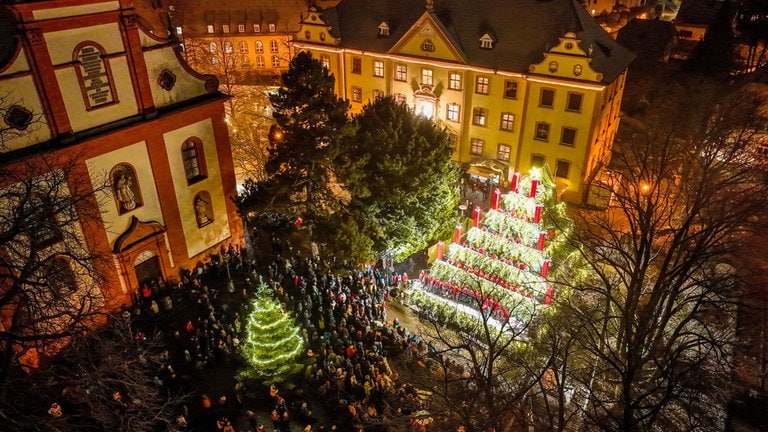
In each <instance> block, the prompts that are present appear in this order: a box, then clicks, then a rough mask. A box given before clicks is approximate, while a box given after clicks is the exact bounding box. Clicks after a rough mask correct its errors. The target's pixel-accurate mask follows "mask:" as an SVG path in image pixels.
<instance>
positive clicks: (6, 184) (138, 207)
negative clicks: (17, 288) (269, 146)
mask: <svg viewBox="0 0 768 432" xmlns="http://www.w3.org/2000/svg"><path fill="white" fill-rule="evenodd" d="M134 3H136V4H134ZM154 13H155V11H153V10H152V7H151V6H148V5H143V4H141V2H139V1H137V2H134V1H132V0H119V1H101V0H61V1H34V2H16V3H15V4H11V5H9V6H5V9H3V18H4V19H3V20H2V25H3V27H4V29H5V30H6V31H7V34H5V36H8V37H4V38H3V40H2V42H0V60H1V61H2V63H0V88H2V89H4V90H3V91H4V93H3V96H2V99H0V102H1V103H2V107H1V108H2V112H3V113H4V117H3V118H2V119H0V126H2V128H3V130H5V131H7V132H9V133H4V134H3V140H2V141H3V142H2V147H0V152H2V156H0V160H1V161H2V162H1V163H2V169H3V172H6V173H19V176H15V175H14V176H13V177H11V176H6V177H5V178H2V179H0V182H2V183H0V188H2V189H3V190H6V191H9V190H13V189H14V188H19V184H20V183H19V179H22V178H21V177H22V174H21V173H23V171H24V170H25V169H28V167H29V166H32V165H37V166H46V167H47V168H48V169H49V170H50V171H56V170H60V169H62V166H63V164H65V163H66V164H68V165H67V166H69V167H71V168H72V169H70V170H67V171H66V172H65V173H66V175H67V176H68V177H67V178H66V179H64V181H63V182H62V183H61V185H59V186H60V188H63V189H68V190H67V191H64V193H67V192H72V191H75V190H77V191H83V190H85V191H86V195H85V201H87V202H89V203H90V204H91V206H92V207H93V208H95V209H96V211H95V212H88V213H87V212H81V211H80V210H81V209H80V208H79V207H76V208H75V209H74V211H75V213H74V217H73V218H72V220H71V221H70V222H68V223H66V224H65V223H63V222H62V221H61V220H57V219H61V218H62V215H63V214H64V213H54V212H51V213H50V214H48V215H47V216H46V217H47V218H48V220H49V221H50V222H51V225H50V228H51V230H53V231H68V232H69V231H71V232H73V233H75V234H73V236H71V238H79V239H81V240H82V243H80V245H82V246H83V247H85V248H88V249H89V250H91V251H95V252H96V253H99V254H101V255H103V256H106V258H107V259H106V262H107V263H108V265H106V266H102V267H100V268H99V273H100V274H99V280H100V281H101V282H100V284H99V287H98V290H99V292H100V295H101V296H102V299H101V301H100V304H101V305H102V307H104V308H107V309H116V308H119V307H121V306H124V305H128V304H131V302H132V300H133V298H134V296H135V295H136V292H137V290H138V289H139V287H140V286H142V285H143V284H150V283H152V282H155V281H157V280H159V279H163V280H174V279H177V278H178V275H179V272H180V270H181V269H182V268H187V269H191V268H193V267H195V266H196V265H198V264H199V263H201V262H204V261H206V260H207V259H208V256H209V254H212V253H219V252H220V250H221V249H222V248H225V247H229V246H230V245H233V246H240V245H241V244H242V241H243V227H242V222H241V221H240V218H239V217H238V214H237V210H236V208H235V205H234V203H233V201H232V198H233V197H234V195H235V177H234V172H233V161H232V154H231V150H230V146H229V138H228V132H227V125H226V122H225V116H224V103H225V101H226V97H224V96H223V95H221V94H220V93H218V91H217V88H218V83H217V80H216V79H215V78H214V77H212V76H204V75H201V74H198V73H196V72H194V71H193V70H192V69H190V68H189V67H188V66H187V64H186V63H185V62H184V61H183V60H182V59H181V56H180V53H179V50H178V43H177V42H175V41H172V40H169V39H168V38H167V37H166V35H167V32H166V29H165V26H164V25H163V24H162V23H161V22H160V20H156V19H154V18H156V17H154V16H153V14H154ZM142 14H143V15H142ZM157 16H162V14H159V13H158V14H157ZM153 22H157V23H158V25H157V26H156V27H154V28H152V27H150V26H151V24H152V23H153ZM158 35H160V36H158ZM76 175H77V178H75V176H76ZM22 180H24V179H22ZM75 183H77V188H75V187H74V186H75ZM25 184H27V183H25ZM29 184H33V185H34V187H40V185H39V184H37V185H35V184H34V182H32V183H29ZM101 185H104V187H101ZM43 189H44V188H43ZM88 191H90V195H88V194H87V192H88ZM78 193H81V192H78ZM2 196H5V197H8V196H10V195H9V194H5V195H2V194H0V197H2ZM42 198H45V197H44V196H43V197H42ZM18 205H19V203H16V202H10V201H9V202H3V203H0V220H1V221H3V222H7V221H9V220H11V219H10V215H12V214H13V212H14V211H16V209H14V206H18ZM5 227H6V228H7V225H6V226H5ZM36 234H40V231H39V230H38V231H37V232H36V233H32V232H24V231H23V230H21V231H20V232H19V233H17V236H18V238H19V242H23V241H28V243H29V244H30V245H31V246H30V247H32V246H34V248H37V249H39V250H38V251H37V253H38V254H39V256H38V257H35V259H37V260H45V259H47V257H50V256H51V255H55V254H62V256H63V257H64V258H63V259H62V260H60V261H61V265H60V266H59V267H60V268H59V270H60V271H59V273H58V274H59V275H71V277H69V276H68V277H65V278H64V279H66V280H67V281H68V284H72V285H77V284H79V283H81V282H83V281H82V280H81V277H80V274H79V273H78V271H77V267H78V263H76V262H71V261H70V262H67V259H66V257H67V256H68V255H67V254H64V253H63V252H64V251H65V250H66V248H68V247H71V246H72V245H70V244H67V243H65V242H63V241H61V238H68V237H67V236H59V235H52V236H51V239H52V241H51V242H48V244H44V245H42V246H41V247H39V248H38V246H39V244H38V242H36V241H35V239H34V237H35V235H36ZM25 239H26V240H25ZM6 244H8V243H6ZM0 249H3V245H0ZM0 254H2V256H3V258H4V263H11V264H13V265H15V264H16V262H17V261H20V260H22V259H23V257H21V256H17V254H16V253H15V252H14V251H13V250H11V248H9V247H6V248H5V249H3V250H0ZM62 269H63V270H64V271H61V270H62ZM45 278H46V275H43V274H41V275H39V280H40V281H44V280H45ZM49 279H50V278H49ZM25 280H26V279H25ZM0 282H3V281H0ZM3 289H7V286H6V287H4V286H3V284H2V283H0V291H1V290H3ZM68 289H71V290H72V292H75V293H77V290H78V288H77V287H76V286H73V287H69V288H68ZM4 312H5V316H0V318H2V319H0V328H8V327H7V326H8V325H9V323H10V321H9V320H10V319H11V317H10V316H9V314H12V313H13V310H12V309H6V310H5V311H4ZM0 315H2V314H0Z"/></svg>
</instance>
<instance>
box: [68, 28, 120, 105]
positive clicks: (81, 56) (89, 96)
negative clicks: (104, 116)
mask: <svg viewBox="0 0 768 432" xmlns="http://www.w3.org/2000/svg"><path fill="white" fill-rule="evenodd" d="M103 56H104V48H102V47H101V45H99V44H97V43H96V42H90V41H88V42H81V43H80V44H78V45H77V46H76V47H75V52H74V55H73V57H74V61H75V63H76V64H77V65H78V66H77V67H76V68H75V69H76V71H77V78H78V80H79V81H80V91H81V92H82V94H83V100H84V102H85V106H86V108H87V109H91V108H95V107H98V106H101V105H106V104H111V103H113V102H116V100H115V89H114V87H113V84H112V83H113V80H112V70H111V69H110V68H109V63H107V62H105V61H104V59H103Z"/></svg>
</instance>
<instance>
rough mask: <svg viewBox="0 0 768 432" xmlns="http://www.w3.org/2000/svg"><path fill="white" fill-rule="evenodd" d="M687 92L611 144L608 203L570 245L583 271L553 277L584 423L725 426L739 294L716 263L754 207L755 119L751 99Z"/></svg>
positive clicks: (730, 92)
mask: <svg viewBox="0 0 768 432" xmlns="http://www.w3.org/2000/svg"><path fill="white" fill-rule="evenodd" d="M687 85H690V86H695V88H696V91H695V92H692V91H691V88H688V87H687ZM687 85H686V84H683V85H680V86H678V87H677V90H678V92H674V91H672V90H674V88H672V89H670V92H668V95H667V96H666V97H665V98H664V99H662V100H660V101H659V103H656V104H654V102H655V101H652V104H651V106H653V107H655V110H654V111H653V113H652V114H651V115H650V116H648V117H647V118H644V119H642V120H643V121H642V122H636V125H637V127H635V128H634V129H633V130H632V132H631V134H626V136H627V137H628V139H626V140H624V141H623V142H621V144H620V147H619V148H618V149H617V150H618V151H617V152H616V153H615V154H614V170H615V172H616V173H618V175H616V176H615V177H614V178H615V179H616V181H615V182H614V184H613V185H612V186H613V191H614V197H613V198H614V200H615V201H614V202H615V203H616V206H615V207H613V208H610V209H608V210H607V211H589V210H582V211H580V212H576V217H575V221H576V226H577V229H574V230H573V231H571V232H572V235H571V237H570V240H571V241H572V245H573V246H574V247H575V248H577V249H578V251H579V252H580V254H581V255H582V257H583V258H584V261H585V262H586V263H587V264H588V266H589V267H590V272H589V273H586V274H573V275H571V277H570V278H569V280H567V281H565V282H567V283H568V284H569V285H570V286H571V288H572V290H573V292H572V295H570V296H565V297H564V299H563V301H561V302H560V305H559V307H560V309H561V310H562V311H564V313H567V314H568V321H569V322H570V323H571V324H570V325H569V327H568V329H573V330H574V331H572V332H570V337H572V338H573V339H574V340H575V341H576V343H577V344H578V347H579V349H580V350H581V354H580V355H579V356H578V360H579V364H577V365H576V366H577V367H573V368H571V372H572V375H571V377H570V378H571V379H572V380H573V381H574V382H575V383H577V384H578V386H579V387H580V389H583V390H585V393H584V394H583V401H582V403H581V406H582V407H583V408H584V414H585V418H586V419H587V422H588V423H590V424H591V425H592V427H594V428H596V429H600V430H606V431H623V432H630V431H651V430H667V431H670V430H685V431H691V430H722V427H723V422H724V413H723V407H724V404H725V401H726V400H727V398H728V396H729V390H730V389H729V382H730V376H731V372H732V370H731V367H732V362H731V360H732V355H731V354H732V348H733V344H734V342H735V335H734V328H735V319H734V318H735V317H734V313H735V307H734V305H735V304H736V302H737V301H738V294H739V291H738V284H737V280H736V277H735V276H734V273H733V272H732V271H730V270H729V266H726V265H724V263H727V262H728V261H729V259H730V257H731V254H732V253H733V252H734V251H735V250H736V248H737V247H738V246H739V243H740V241H741V239H742V238H743V237H742V234H743V233H744V232H745V231H747V230H749V229H751V224H752V222H754V218H753V217H754V216H756V215H760V214H761V213H762V212H763V211H764V210H765V208H766V197H767V196H768V194H766V193H767V192H768V190H767V188H768V183H766V179H765V173H764V172H763V171H762V170H761V169H759V164H758V163H757V162H758V161H757V160H756V150H757V149H756V147H757V142H756V140H757V138H758V137H759V135H760V134H761V133H762V132H764V126H765V125H764V124H763V122H762V120H761V119H760V117H759V116H756V115H755V113H756V106H757V101H756V99H755V98H754V95H753V94H749V93H747V92H738V91H736V92H734V89H731V88H727V89H725V91H723V89H722V88H720V87H718V86H710V85H708V83H706V82H704V81H702V80H696V81H695V82H690V83H688V84H687ZM736 90H738V89H736ZM584 365H591V366H589V367H583V366H584ZM578 366H581V367H578Z"/></svg>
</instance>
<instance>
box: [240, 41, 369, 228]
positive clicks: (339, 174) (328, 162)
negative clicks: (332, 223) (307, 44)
mask: <svg viewBox="0 0 768 432" xmlns="http://www.w3.org/2000/svg"><path fill="white" fill-rule="evenodd" d="M334 83H335V79H334V77H333V76H332V75H331V74H330V73H329V72H328V69H326V68H324V67H323V65H322V64H321V63H320V62H319V61H317V60H316V59H313V58H312V56H311V54H309V53H306V52H301V53H299V54H297V55H296V56H295V57H294V58H293V59H292V60H291V63H290V65H289V68H288V71H287V72H285V73H284V74H283V75H282V87H280V89H279V90H278V91H277V93H275V94H272V95H270V101H271V102H272V106H273V109H274V111H273V117H274V118H275V122H276V124H277V125H276V126H277V127H276V128H274V129H273V130H272V131H271V133H270V146H269V157H268V159H267V161H266V165H265V171H266V179H264V180H262V181H252V182H247V184H246V185H245V191H244V192H243V193H242V194H241V196H240V197H239V200H238V201H239V202H238V204H239V206H240V210H241V212H243V213H244V214H253V213H256V214H259V213H265V212H266V213H270V212H271V213H277V214H280V215H284V216H287V217H290V218H299V217H300V218H302V219H303V220H304V221H305V222H306V223H309V224H311V223H313V222H315V221H316V220H318V219H320V218H322V217H325V216H327V215H330V214H333V213H334V212H336V211H338V210H339V209H341V208H342V207H343V206H344V205H346V203H347V202H348V201H349V198H350V196H349V193H348V192H347V190H346V186H345V184H344V178H345V170H346V169H347V168H348V167H349V166H350V164H349V163H348V160H347V159H346V158H345V157H346V155H345V154H344V153H343V151H342V142H343V141H344V138H345V137H347V136H349V135H351V134H352V133H354V129H353V126H352V123H351V122H350V121H349V119H348V117H347V110H348V109H349V103H348V102H347V101H346V100H343V99H339V98H337V97H336V95H335V93H334Z"/></svg>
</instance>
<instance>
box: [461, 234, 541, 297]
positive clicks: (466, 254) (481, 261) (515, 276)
mask: <svg viewBox="0 0 768 432" xmlns="http://www.w3.org/2000/svg"><path fill="white" fill-rule="evenodd" d="M448 258H450V259H451V260H452V262H453V263H454V264H455V265H457V266H460V267H461V269H462V270H464V271H469V272H472V273H475V274H478V275H479V276H481V277H483V278H484V279H488V280H491V281H494V282H497V281H498V280H501V281H506V282H509V283H510V284H512V285H515V286H519V287H524V288H525V289H527V290H531V291H534V292H536V293H540V294H543V293H544V292H545V291H546V290H547V284H546V280H545V279H544V278H543V277H541V275H539V274H537V273H532V272H528V271H524V270H521V269H520V268H518V267H515V266H514V265H513V264H509V263H507V262H502V261H501V260H499V259H498V257H496V258H493V257H492V256H490V257H489V256H488V255H487V252H485V251H483V252H482V253H481V252H480V251H475V250H472V249H470V248H468V247H464V246H461V245H458V244H456V243H453V244H451V245H450V246H449V248H448Z"/></svg>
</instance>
